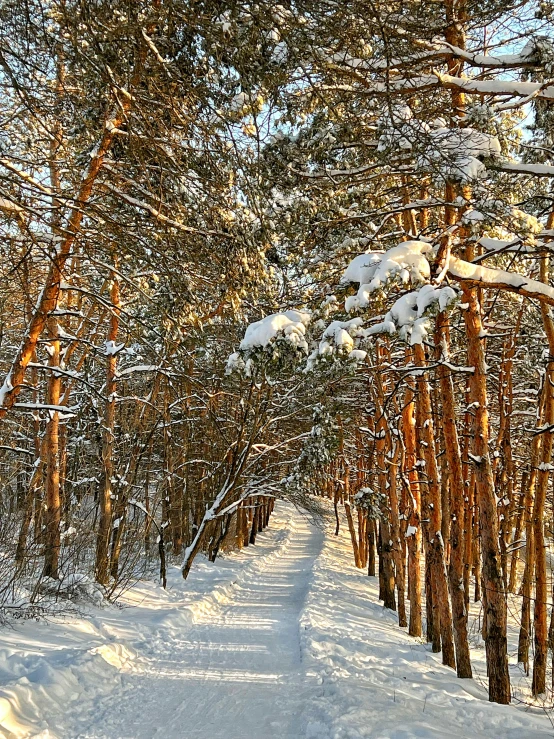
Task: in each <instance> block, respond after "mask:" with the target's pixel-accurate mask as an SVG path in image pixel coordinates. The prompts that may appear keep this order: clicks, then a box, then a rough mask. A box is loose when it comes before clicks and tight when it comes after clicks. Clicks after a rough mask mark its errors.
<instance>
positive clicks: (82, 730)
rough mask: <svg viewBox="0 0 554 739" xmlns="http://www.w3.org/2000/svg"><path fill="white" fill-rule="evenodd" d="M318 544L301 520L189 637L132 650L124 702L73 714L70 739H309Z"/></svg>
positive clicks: (180, 634) (181, 634)
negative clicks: (304, 651) (307, 626)
mask: <svg viewBox="0 0 554 739" xmlns="http://www.w3.org/2000/svg"><path fill="white" fill-rule="evenodd" d="M322 538H323V533H322V532H321V531H320V530H318V529H316V528H314V527H313V526H311V525H310V524H309V523H308V522H307V521H306V520H305V519H304V518H301V517H300V516H298V515H297V516H296V517H295V519H294V538H293V539H292V540H291V541H287V542H286V545H285V546H283V547H281V548H279V549H277V550H276V551H275V552H273V553H271V554H269V555H267V556H265V557H263V558H260V559H259V560H256V561H255V562H254V563H253V564H252V565H251V567H250V568H249V571H248V572H247V573H245V576H244V578H243V581H242V582H241V583H240V584H238V583H237V584H236V585H235V586H234V587H233V588H232V589H231V590H230V593H229V595H227V596H226V597H225V598H224V599H223V603H221V604H219V605H218V606H215V607H211V608H207V609H205V612H204V613H200V614H197V615H195V621H196V623H195V624H194V626H193V627H192V628H191V629H190V630H187V629H184V630H182V631H177V630H170V631H168V632H167V634H166V639H167V640H166V641H165V643H163V642H162V641H161V640H160V639H154V640H153V641H152V642H151V644H150V645H149V644H148V643H146V644H144V643H136V644H134V645H132V646H134V647H135V648H136V649H137V650H140V652H141V655H142V659H141V660H140V662H139V663H134V662H133V663H131V664H132V668H133V669H134V670H136V672H135V673H134V674H133V673H131V674H129V675H128V676H126V679H125V680H124V685H123V691H122V693H123V694H122V693H121V692H119V694H116V695H114V696H113V697H111V698H109V699H106V698H105V697H104V698H102V699H101V700H100V701H98V702H97V703H95V704H93V705H92V706H91V707H90V708H89V710H88V711H87V714H88V715H82V714H78V713H77V714H74V716H73V717H72V718H73V721H72V722H71V723H72V724H73V725H72V726H69V727H67V729H66V730H68V731H70V732H73V733H71V736H78V737H83V739H84V738H85V737H86V738H87V739H92V738H93V737H94V739H100V738H102V739H104V737H109V739H116V737H118V738H119V737H122V738H123V737H125V738H127V737H129V738H132V739H149V738H150V737H152V738H153V737H186V738H187V739H196V737H204V738H206V737H210V738H211V739H219V738H220V737H221V739H223V737H225V738H226V739H235V737H236V739H239V737H240V738H241V739H244V737H260V739H261V738H262V737H264V738H265V737H282V738H283V739H289V738H290V739H297V738H298V737H299V736H304V735H305V726H306V723H307V721H308V717H307V716H304V714H303V711H304V707H305V706H307V705H309V704H310V700H309V697H310V696H309V695H308V694H309V693H315V692H317V690H318V687H317V685H316V682H315V676H313V677H312V678H309V677H308V676H307V675H306V674H305V671H304V668H303V663H302V656H301V652H300V638H299V618H300V614H301V611H302V609H303V606H304V603H305V599H306V595H307V592H308V589H309V585H310V579H311V573H312V566H313V563H314V560H315V559H316V557H317V555H318V554H319V551H320V549H321V544H322ZM87 724H88V726H89V728H87Z"/></svg>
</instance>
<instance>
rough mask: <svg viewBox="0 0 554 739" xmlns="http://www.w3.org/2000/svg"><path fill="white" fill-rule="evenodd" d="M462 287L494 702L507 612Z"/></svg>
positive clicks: (478, 330) (482, 389)
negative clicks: (470, 371) (472, 406)
mask: <svg viewBox="0 0 554 739" xmlns="http://www.w3.org/2000/svg"><path fill="white" fill-rule="evenodd" d="M462 290H463V300H464V303H467V304H468V308H467V309H466V310H465V311H464V319H465V325H466V337H467V355H468V364H469V365H470V366H472V367H473V368H474V371H473V374H472V375H471V378H470V390H471V401H472V402H473V403H476V404H477V405H476V406H475V435H474V438H473V450H472V453H473V461H474V463H475V481H476V488H477V497H478V505H479V511H480V516H481V523H482V526H481V551H482V560H483V565H482V566H483V584H484V586H485V588H486V592H487V599H486V619H487V627H486V638H485V646H486V652H487V669H488V675H489V700H491V701H494V702H496V703H509V702H510V674H509V671H508V641H507V613H506V600H505V593H504V587H503V586H504V583H503V579H502V568H501V565H500V549H499V545H498V515H497V511H496V497H495V491H494V481H493V476H492V467H491V461H490V456H489V414H488V400H487V368H486V362H485V352H484V348H483V343H482V338H481V337H482V335H483V334H482V330H483V325H482V322H481V309H480V305H479V300H478V297H477V289H476V288H471V287H469V286H467V285H465V284H463V286H462Z"/></svg>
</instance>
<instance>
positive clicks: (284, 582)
mask: <svg viewBox="0 0 554 739" xmlns="http://www.w3.org/2000/svg"><path fill="white" fill-rule="evenodd" d="M169 575H170V587H169V588H168V590H167V591H164V590H162V589H161V588H160V587H159V586H158V585H156V584H155V583H153V582H148V581H144V582H141V583H138V584H137V585H135V586H134V587H133V588H132V589H131V590H130V591H129V592H128V593H127V595H126V596H125V600H126V605H127V606H128V607H126V608H123V609H117V608H114V607H108V608H103V609H102V608H100V609H99V608H89V610H88V611H87V613H85V614H83V615H82V616H81V617H76V616H72V617H70V618H68V619H66V620H57V621H54V622H52V623H44V622H41V623H38V624H37V623H34V622H25V623H22V624H17V625H16V626H15V628H14V629H5V630H0V739H30V738H34V739H39V738H40V739H200V738H202V739H224V738H225V739H239V738H240V739H422V738H425V739H447V738H451V739H545V738H546V737H550V738H552V737H553V736H554V723H552V722H551V721H550V719H549V718H548V716H547V715H546V714H545V713H544V712H542V711H541V710H540V708H526V707H524V706H520V707H519V708H518V707H516V706H499V705H496V704H490V703H488V701H487V691H486V686H485V684H484V680H483V678H482V677H480V676H482V675H483V669H484V666H483V664H484V663H483V660H484V652H483V649H482V648H478V647H476V648H475V649H474V650H473V651H472V659H473V663H474V666H475V668H476V675H477V677H476V680H458V679H457V678H456V676H455V672H454V671H453V670H451V669H449V668H447V667H444V666H443V665H442V664H441V662H440V655H434V654H432V653H431V651H430V647H429V645H428V644H425V643H423V641H422V640H419V641H418V640H415V639H412V638H411V637H409V636H408V635H407V634H406V632H405V630H402V629H399V627H398V625H397V619H396V615H395V614H394V613H392V612H391V611H388V610H386V609H384V608H383V606H382V604H380V602H379V600H378V597H377V593H378V581H377V579H376V578H368V577H367V575H366V574H364V573H363V572H361V571H360V570H357V569H356V568H355V567H354V566H353V564H352V549H351V544H350V541H349V535H348V529H347V526H346V525H345V522H344V521H343V525H342V527H341V531H340V535H339V536H338V537H335V536H334V521H331V520H330V521H329V522H328V524H327V525H326V526H325V531H323V530H320V529H319V528H316V527H314V526H313V525H312V524H311V523H309V521H308V520H307V519H306V518H305V517H303V516H302V515H301V514H300V513H298V511H296V510H295V509H294V508H293V507H292V506H290V505H287V504H284V503H280V504H279V505H278V506H277V508H276V511H275V514H274V516H273V517H272V521H271V524H270V528H269V529H268V530H266V531H265V532H263V534H261V535H259V536H258V539H257V541H256V545H255V546H253V547H248V549H246V550H243V551H242V552H235V553H233V554H230V555H227V556H225V557H223V558H222V559H220V560H218V561H217V562H216V563H215V564H209V563H207V562H206V561H203V560H202V559H200V560H199V561H198V562H197V563H195V567H194V569H193V571H192V573H191V575H190V578H189V579H188V580H187V581H186V583H184V582H183V580H182V578H181V577H180V572H179V569H178V568H177V567H172V568H170V572H169ZM511 670H512V679H513V682H514V685H515V684H516V683H517V679H518V670H519V668H518V667H517V665H516V664H515V663H514V662H513V660H512V663H511Z"/></svg>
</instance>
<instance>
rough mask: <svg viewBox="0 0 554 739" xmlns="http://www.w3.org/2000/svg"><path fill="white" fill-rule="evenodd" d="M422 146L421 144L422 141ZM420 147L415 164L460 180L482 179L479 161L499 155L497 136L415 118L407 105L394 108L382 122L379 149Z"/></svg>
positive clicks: (406, 149)
mask: <svg viewBox="0 0 554 739" xmlns="http://www.w3.org/2000/svg"><path fill="white" fill-rule="evenodd" d="M422 143H423V144H424V146H421V144H422ZM416 149H421V151H420V153H419V154H417V155H416V166H417V167H418V168H419V169H420V170H422V171H426V172H428V171H431V172H434V173H436V174H440V175H441V176H442V177H444V178H448V179H456V180H458V181H460V182H471V181H473V180H477V179H481V178H482V177H483V176H484V175H485V173H486V166H485V164H484V163H483V161H482V160H484V159H496V158H498V157H500V155H501V146H500V142H499V140H498V138H497V137H496V136H492V135H491V134H488V133H483V132H482V131H478V130H476V129H474V128H470V127H467V128H454V129H453V128H449V127H448V126H447V124H446V122H445V121H443V120H442V119H440V118H439V119H437V120H435V121H432V122H431V123H427V122H425V121H421V120H418V119H417V118H415V117H414V115H413V113H412V111H411V110H410V108H409V107H408V106H399V107H397V108H394V109H393V110H392V112H391V113H389V114H387V116H385V117H384V118H383V120H382V121H381V135H380V138H379V143H378V150H379V151H380V152H381V153H385V152H388V151H398V150H404V151H406V152H411V151H412V150H416Z"/></svg>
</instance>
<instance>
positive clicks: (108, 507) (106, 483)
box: [96, 272, 121, 585]
mask: <svg viewBox="0 0 554 739" xmlns="http://www.w3.org/2000/svg"><path fill="white" fill-rule="evenodd" d="M110 299H111V303H112V311H111V316H110V324H109V328H108V335H107V341H106V353H107V355H108V356H107V360H106V389H105V394H106V403H105V406H104V418H103V419H102V477H101V482H100V490H99V494H98V506H99V511H100V518H99V522H98V536H97V539H96V581H97V582H99V583H100V584H101V585H106V584H107V582H108V574H109V545H110V534H111V528H112V485H113V478H114V463H113V454H114V428H115V408H116V398H117V354H116V352H115V347H116V342H117V335H118V332H119V316H120V312H121V301H120V295H119V279H118V277H117V275H116V273H115V272H113V273H112V284H111V290H110ZM120 525H121V523H120Z"/></svg>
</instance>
